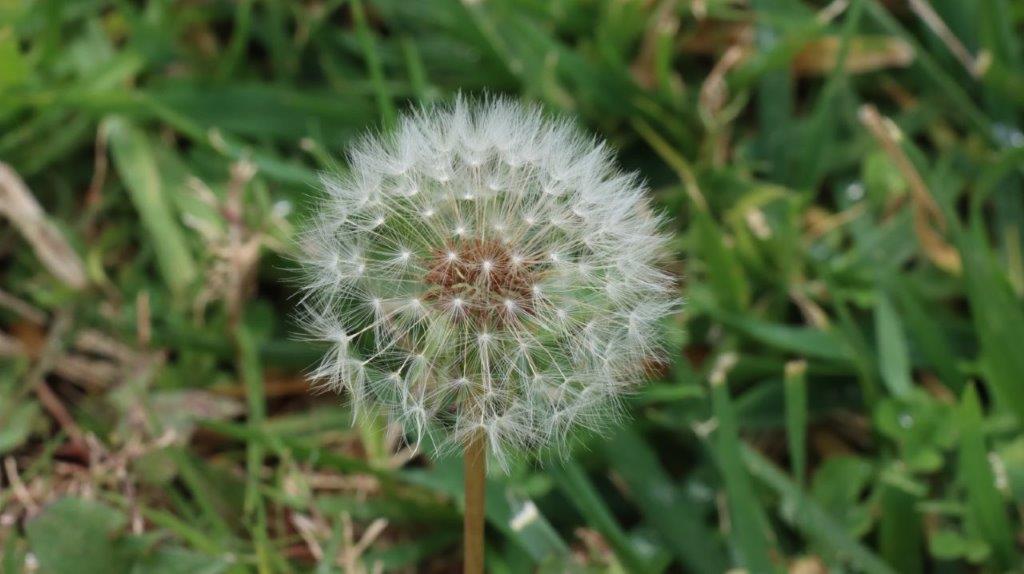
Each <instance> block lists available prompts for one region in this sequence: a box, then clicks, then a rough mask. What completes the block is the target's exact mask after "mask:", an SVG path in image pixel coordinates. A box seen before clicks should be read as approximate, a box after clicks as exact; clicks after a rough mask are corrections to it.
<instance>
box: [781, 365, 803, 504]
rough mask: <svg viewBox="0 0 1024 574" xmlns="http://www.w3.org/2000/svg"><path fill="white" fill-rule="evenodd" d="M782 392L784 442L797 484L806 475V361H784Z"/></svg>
mask: <svg viewBox="0 0 1024 574" xmlns="http://www.w3.org/2000/svg"><path fill="white" fill-rule="evenodd" d="M783 385H784V386H785V389H784V393H785V397H786V443H787V444H788V446H789V460H790V463H791V464H792V467H793V475H794V476H796V479H797V482H798V483H799V484H801V485H802V484H803V483H804V477H806V476H807V421H808V415H807V363H806V362H805V361H791V362H789V363H786V371H785V378H784V381H783Z"/></svg>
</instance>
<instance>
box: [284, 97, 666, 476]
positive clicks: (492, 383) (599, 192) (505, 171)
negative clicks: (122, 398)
mask: <svg viewBox="0 0 1024 574" xmlns="http://www.w3.org/2000/svg"><path fill="white" fill-rule="evenodd" d="M349 166H350V170H349V172H347V173H346V174H344V175H334V174H329V175H325V176H324V177H323V187H324V190H325V193H324V199H323V202H322V204H321V206H320V209H319V211H318V217H317V219H316V222H315V224H314V225H313V226H312V227H311V229H310V230H309V231H308V232H307V233H306V234H305V236H304V238H303V241H302V252H303V264H304V269H305V270H306V274H305V276H304V292H303V298H302V304H301V307H302V309H303V312H302V316H301V319H302V322H303V324H306V325H307V326H308V331H309V333H310V334H311V336H312V337H314V338H317V339H322V340H326V341H329V342H331V343H332V345H333V346H332V347H331V349H332V350H331V351H329V352H327V353H326V354H325V356H324V357H323V359H322V360H321V362H320V364H319V365H318V366H317V367H316V368H315V369H314V370H313V372H312V376H313V378H314V379H315V380H316V381H317V383H318V385H319V386H320V387H323V388H325V389H331V390H345V391H347V393H348V395H349V397H350V399H351V400H352V402H353V403H354V404H355V407H356V408H357V409H359V408H362V407H363V406H365V405H366V404H368V403H374V404H377V405H380V406H382V407H383V408H384V409H385V410H386V412H387V413H388V415H389V417H390V418H391V420H392V421H394V422H397V423H400V424H402V425H403V426H404V428H405V429H406V430H407V432H408V433H409V434H410V435H411V436H412V437H413V440H414V441H415V444H417V445H419V444H420V441H421V439H422V438H424V435H426V434H431V433H436V436H434V437H433V438H435V439H436V440H432V441H427V442H424V443H423V444H433V445H436V446H437V448H440V449H449V448H450V449H456V448H459V447H461V446H463V445H464V444H465V443H466V441H467V440H469V438H470V437H471V436H473V435H474V433H478V432H483V434H484V436H485V437H486V440H487V445H488V448H489V451H490V453H491V455H492V457H493V459H494V460H495V461H497V462H498V463H499V464H501V465H504V464H506V463H507V461H508V460H510V457H512V456H515V455H517V454H523V453H533V452H538V451H540V450H541V449H545V448H553V449H554V450H560V449H563V448H565V445H566V441H567V440H568V437H569V436H570V434H571V432H573V429H579V428H583V429H590V430H601V429H602V428H603V427H604V426H606V425H607V424H609V423H610V422H612V421H614V420H616V418H617V416H618V413H619V410H620V408H621V407H620V402H621V401H619V400H618V398H619V397H620V396H621V395H622V393H624V392H628V390H629V389H631V388H632V387H634V386H635V385H636V384H637V383H639V382H640V381H641V380H642V378H643V375H644V372H645V370H646V369H649V368H650V365H651V363H652V361H658V360H661V359H662V357H663V356H664V350H663V348H662V346H661V333H660V332H661V329H660V328H659V322H660V321H661V320H662V319H663V318H664V317H666V316H668V315H669V314H671V313H673V312H674V311H675V310H676V309H677V307H678V301H677V298H676V295H675V288H674V281H673V278H672V277H671V275H670V274H668V273H666V272H665V271H664V270H663V265H664V264H665V262H666V260H667V256H668V254H669V248H668V244H669V239H668V237H667V235H666V234H665V233H664V232H663V231H662V228H663V225H662V221H661V219H660V218H659V217H657V216H656V215H655V214H654V213H653V212H652V210H651V208H650V205H649V203H648V200H647V199H646V197H647V194H646V188H645V187H644V185H643V183H642V182H641V181H640V180H639V178H637V177H636V176H635V175H631V174H623V173H622V172H621V171H619V169H618V168H617V167H616V166H615V164H614V162H613V161H612V157H611V154H610V152H609V150H608V149H607V147H606V146H605V145H604V144H602V143H599V142H595V141H594V140H593V139H592V138H590V137H588V136H586V135H584V134H583V133H581V132H580V131H579V130H578V129H577V128H576V127H574V126H573V124H572V123H571V122H568V121H565V120H553V119H550V118H547V117H546V116H544V115H543V114H542V113H541V112H540V111H539V110H537V109H535V108H530V107H527V106H523V105H520V104H517V103H514V102H511V101H508V100H503V99H488V100H484V101H479V102H471V101H469V100H465V99H459V100H458V101H456V102H455V103H454V104H453V105H452V106H450V107H441V108H433V109H424V110H420V111H416V112H413V113H411V114H408V115H406V116H404V117H403V118H401V120H400V121H399V122H398V125H397V127H396V128H395V130H394V131H393V132H392V133H389V134H384V135H375V136H369V137H366V138H364V139H363V140H361V141H360V142H359V143H358V144H357V145H355V146H354V148H353V149H352V150H351V152H350V154H349Z"/></svg>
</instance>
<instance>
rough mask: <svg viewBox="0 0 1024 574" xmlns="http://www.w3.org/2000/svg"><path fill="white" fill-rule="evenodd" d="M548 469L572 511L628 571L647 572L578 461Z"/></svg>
mask: <svg viewBox="0 0 1024 574" xmlns="http://www.w3.org/2000/svg"><path fill="white" fill-rule="evenodd" d="M550 472H551V474H552V475H553V476H554V478H555V481H556V482H557V483H558V486H559V488H560V489H561V491H562V493H563V494H564V495H565V496H567V497H568V498H569V500H570V501H572V503H573V506H575V507H576V510H578V511H579V513H580V514H581V515H583V518H584V519H586V521H587V523H588V524H590V525H591V526H593V527H594V529H595V530H597V531H598V532H600V533H601V534H602V535H603V536H604V537H605V540H607V541H608V543H609V544H610V545H611V547H612V549H614V551H615V555H616V556H618V558H619V560H621V561H622V564H623V566H625V567H626V568H628V570H629V571H630V572H637V573H640V572H649V571H651V568H650V566H648V565H647V561H646V560H644V559H643V558H642V557H641V556H640V555H639V554H638V553H637V551H636V549H635V548H634V547H633V544H632V543H631V542H630V540H629V537H628V536H626V533H625V532H623V530H622V527H621V526H619V523H618V522H617V521H616V519H615V516H614V515H613V514H612V513H611V511H610V510H609V509H608V507H607V506H606V505H605V503H604V501H603V500H602V499H601V495H600V494H599V493H598V492H597V489H595V488H594V485H593V484H592V483H591V482H590V479H589V478H587V475H586V473H585V472H583V469H582V468H580V465H579V464H577V463H576V462H575V461H573V460H571V459H569V460H565V461H564V462H562V464H560V465H558V466H556V467H552V468H551V471H550Z"/></svg>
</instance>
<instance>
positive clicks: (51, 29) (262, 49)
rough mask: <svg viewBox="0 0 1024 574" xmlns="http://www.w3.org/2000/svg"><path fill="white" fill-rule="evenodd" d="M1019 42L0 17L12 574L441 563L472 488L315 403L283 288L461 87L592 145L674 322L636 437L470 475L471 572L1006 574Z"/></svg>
mask: <svg viewBox="0 0 1024 574" xmlns="http://www.w3.org/2000/svg"><path fill="white" fill-rule="evenodd" d="M922 6H923V7H922ZM928 11H930V12H932V13H933V14H930V15H929V14H928ZM936 22H941V25H939V24H936ZM1022 30H1024V8H1022V6H1021V5H1020V3H1019V2H1014V1H1012V0H983V1H978V2H955V1H951V0H928V1H917V2H908V3H904V2H892V1H882V0H850V1H849V2H833V3H830V4H827V3H825V2H819V1H816V0H786V1H780V2H768V1H764V0H758V1H751V2H747V3H743V2H731V1H724V0H702V1H696V0H695V1H693V2H674V1H672V0H661V1H650V2H644V1H613V0H558V1H554V2H547V1H540V0H484V1H479V2H472V1H468V0H467V1H459V0H421V1H417V2H407V1H405V0H349V1H345V0H325V1H322V2H294V3H293V2H277V1H275V0H259V1H257V0H239V1H237V2H226V1H212V2H177V1H171V0H162V1H158V0H153V1H149V2H128V1H124V0H118V1H100V0H81V1H78V2H57V1H41V2H17V1H14V2H4V3H0V162H2V163H3V164H4V165H6V166H7V167H8V168H9V169H5V170H2V171H0V214H2V215H3V216H4V217H5V218H7V219H9V220H11V221H12V222H13V223H14V225H7V226H4V227H3V228H2V229H0V259H2V261H3V265H2V267H0V269H2V271H0V355H2V359H0V459H2V460H0V462H2V464H0V571H2V572H18V571H22V570H24V569H31V568H33V567H36V568H38V569H39V571H42V572H50V573H56V574H63V573H65V572H84V573H89V572H98V573H99V572H103V573H109V572H132V571H136V572H156V573H165V572H166V573H170V572H186V571H187V572H210V573H212V572H260V573H265V572H282V573H288V572H296V573H297V572H316V573H318V574H326V573H330V572H346V573H355V572H374V571H380V570H383V571H397V572H402V571H407V572H411V571H415V572H447V571H456V570H457V569H458V568H459V564H460V560H461V558H460V556H459V554H460V536H461V512H462V510H461V508H462V506H461V505H462V501H461V481H462V475H461V463H460V461H458V460H438V461H431V460H426V459H424V458H423V457H422V456H420V455H418V454H417V453H412V452H409V451H408V449H406V448H405V447H404V446H403V444H402V443H401V441H399V440H397V438H396V437H394V436H393V435H392V434H389V433H387V432H384V429H382V428H380V425H379V424H378V425H375V424H373V423H372V417H371V418H370V419H368V420H370V421H371V422H368V423H365V424H361V425H359V426H357V427H353V426H352V425H351V413H350V412H349V410H348V409H347V407H346V406H345V405H344V403H343V402H342V401H339V399H338V398H337V397H331V396H316V395H311V394H310V393H309V392H308V389H307V386H306V383H305V381H304V374H303V373H304V369H306V368H307V367H309V366H310V365H311V364H312V363H313V361H314V360H315V359H316V357H317V356H318V354H319V353H320V349H319V348H317V347H316V346H315V345H312V344H307V343H303V342H300V341H297V340H296V339H295V338H294V335H293V333H295V332H296V330H297V329H296V327H295V325H293V324H292V323H291V322H290V321H291V319H290V317H291V311H292V306H293V304H294V298H292V297H291V294H292V293H293V291H294V286H293V283H292V278H293V276H294V275H293V271H292V270H291V264H290V263H288V261H289V254H290V252H291V249H292V240H293V239H294V237H295V233H296V230H298V229H301V227H302V225H303V222H304V221H305V219H306V217H307V216H308V210H309V206H310V203H311V202H310V198H311V196H312V193H313V189H314V186H315V183H316V179H317V172H318V171H319V170H321V169H323V168H325V167H330V166H333V165H335V162H342V165H341V167H342V168H343V167H344V165H343V161H344V159H343V158H344V155H343V150H344V148H345V146H346V144H347V143H348V142H349V141H351V140H352V138H354V137H357V136H358V135H359V134H360V133H362V132H364V131H366V130H373V129H379V128H381V127H385V128H386V126H388V125H390V124H392V123H393V122H394V121H395V119H396V117H397V115H398V114H399V113H401V112H402V111H403V110H406V109H409V108H410V107H413V106H416V105H420V104H430V103H431V102H437V101H443V100H445V99H446V98H449V97H451V96H452V95H453V94H454V93H456V92H458V91H462V92H464V93H481V92H483V91H489V92H492V93H494V92H500V93H507V94H511V95H513V96H515V97H520V98H523V99H527V100H531V101H538V102H541V103H543V104H544V105H545V106H547V107H548V108H550V109H552V110H555V111H560V112H565V113H568V114H571V115H573V116H575V117H577V118H579V120H580V121H581V122H583V123H584V124H586V125H587V126H588V127H589V128H590V129H591V130H592V131H594V132H595V133H597V134H600V135H601V136H602V137H604V138H607V139H608V140H609V142H610V143H611V144H612V145H613V146H614V147H615V148H616V149H617V150H618V153H619V155H620V158H621V160H622V163H623V164H624V165H625V166H626V167H628V168H629V169H635V170H639V171H640V173H641V174H642V175H643V176H644V177H645V178H646V179H647V180H648V181H649V182H650V185H651V189H652V194H653V195H654V197H655V199H656V201H657V203H658V205H659V207H660V208H661V209H663V210H664V211H666V212H667V213H669V214H671V215H672V217H673V221H674V222H675V224H676V226H677V229H676V230H677V237H678V241H677V247H678V250H679V252H680V259H681V261H682V264H681V266H680V267H679V269H678V270H677V271H678V273H679V275H680V277H681V278H682V281H681V283H682V285H681V289H682V295H683V296H684V298H685V299H686V301H687V304H686V309H685V313H684V317H683V318H681V319H680V326H681V327H683V329H680V330H679V334H677V335H675V338H674V340H673V341H672V348H673V349H674V350H675V352H674V356H673V361H672V364H671V365H670V366H669V368H666V369H665V370H664V371H663V372H661V373H659V374H658V375H657V376H656V377H655V380H653V381H652V382H651V384H649V385H648V386H647V387H645V388H644V389H643V390H641V391H640V392H638V393H637V394H636V395H635V396H634V397H632V398H631V409H630V410H631V411H632V417H631V418H630V420H628V421H627V422H626V423H625V424H624V425H623V426H622V427H621V428H619V429H617V430H616V431H615V432H613V433H611V434H610V435H609V436H605V437H586V436H583V437H579V439H578V441H577V443H576V445H575V448H574V456H573V458H572V460H571V461H570V462H566V463H564V464H563V463H560V462H557V461H548V462H546V463H545V464H534V463H521V464H518V465H516V466H514V468H513V469H512V471H511V473H510V474H509V475H508V476H504V475H501V476H498V475H495V476H492V477H490V478H489V479H488V484H487V487H486V488H487V508H486V520H487V522H488V525H489V526H488V533H487V546H488V554H487V556H488V569H489V571H490V572H495V573H503V572H509V573H511V572H531V571H541V572H564V571H581V572H584V571H586V572H652V573H653V572H699V573H719V572H723V571H726V570H728V569H730V568H742V569H745V570H747V571H749V572H753V573H762V572H781V571H788V572H797V571H799V572H825V571H833V572H851V571H858V572H859V571H863V572H926V571H927V572H993V573H994V572H1012V571H1021V569H1022V568H1024V551H1022V546H1024V539H1022V537H1021V535H1020V532H1022V517H1024V432H1022V425H1024V390H1022V389H1024V384H1022V382H1024V354H1022V353H1021V344H1022V343H1021V342H1022V341H1024V193H1022V187H1024V152H1022V149H1024V133H1022V132H1021V129H1020V126H1021V121H1022V119H1024V114H1022V112H1024V98H1022V97H1021V94H1022V91H1021V86H1024V67H1022V62H1024V52H1022V47H1021V42H1020V40H1019V38H1020V37H1021V32H1022ZM957 44H962V46H963V48H964V49H963V50H960V49H959V47H958V46H957ZM965 53H966V57H967V59H966V60H965V58H964V55H965ZM19 181H20V182H23V183H24V185H21V184H19Z"/></svg>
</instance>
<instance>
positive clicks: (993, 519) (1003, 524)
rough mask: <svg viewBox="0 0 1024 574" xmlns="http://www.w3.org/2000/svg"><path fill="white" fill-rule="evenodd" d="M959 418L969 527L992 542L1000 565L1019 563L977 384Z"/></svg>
mask: <svg viewBox="0 0 1024 574" xmlns="http://www.w3.org/2000/svg"><path fill="white" fill-rule="evenodd" d="M959 419H960V433H961V436H960V453H959V457H958V463H959V475H960V480H961V481H963V484H964V486H965V487H966V488H967V508H968V516H969V528H972V529H973V530H975V531H976V532H977V533H978V534H980V535H981V537H982V539H983V540H985V541H986V542H988V543H989V544H990V545H991V546H992V551H993V553H992V554H993V558H994V560H995V561H996V563H997V564H998V565H999V567H1000V568H1001V569H1003V570H1005V569H1011V568H1015V567H1018V566H1020V564H1021V558H1022V557H1021V556H1020V555H1019V554H1018V553H1017V551H1016V550H1015V548H1014V542H1013V532H1014V530H1013V528H1011V526H1010V521H1009V519H1007V516H1006V504H1005V501H1004V500H1003V498H1002V495H1001V494H999V491H998V490H997V489H996V478H995V475H994V474H993V473H992V467H991V466H990V465H989V459H988V448H987V446H986V445H985V436H984V432H983V430H982V424H983V418H982V411H981V403H980V401H979V400H978V391H977V389H975V388H974V386H968V387H967V389H966V390H965V391H964V396H963V400H962V401H961V403H960V412H959Z"/></svg>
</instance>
